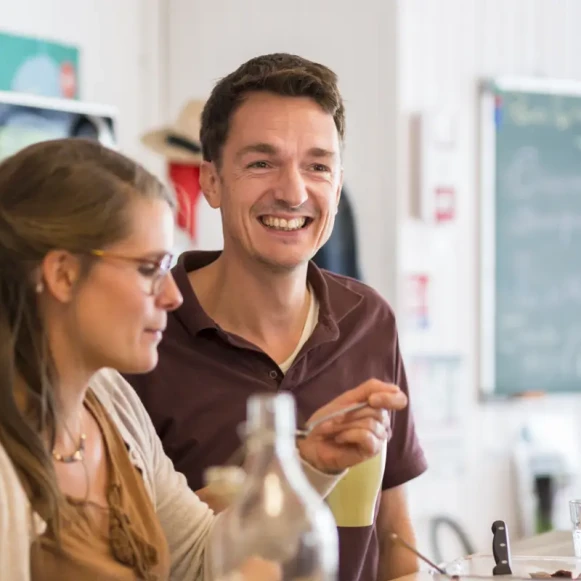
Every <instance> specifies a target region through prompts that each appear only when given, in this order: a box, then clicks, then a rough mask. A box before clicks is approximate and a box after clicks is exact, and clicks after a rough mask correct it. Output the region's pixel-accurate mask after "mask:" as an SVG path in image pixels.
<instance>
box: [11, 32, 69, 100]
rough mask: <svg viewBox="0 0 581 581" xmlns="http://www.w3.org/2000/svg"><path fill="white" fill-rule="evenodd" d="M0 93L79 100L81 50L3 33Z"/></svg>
mask: <svg viewBox="0 0 581 581" xmlns="http://www.w3.org/2000/svg"><path fill="white" fill-rule="evenodd" d="M0 91H14V92H17V93H29V94H34V95H42V96H43V97H53V98H58V99H78V98H79V50H78V49H77V48H76V47H74V46H69V45H65V44H60V43H56V42H51V41H47V40H43V39H39V38H31V37H26V36H18V35H14V34H8V33H3V32H0Z"/></svg>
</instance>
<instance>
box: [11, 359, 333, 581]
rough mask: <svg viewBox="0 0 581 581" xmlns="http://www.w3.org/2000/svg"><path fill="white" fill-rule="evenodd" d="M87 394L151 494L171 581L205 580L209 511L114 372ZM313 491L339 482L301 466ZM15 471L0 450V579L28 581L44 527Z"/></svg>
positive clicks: (107, 371)
mask: <svg viewBox="0 0 581 581" xmlns="http://www.w3.org/2000/svg"><path fill="white" fill-rule="evenodd" d="M91 389H92V390H93V391H94V393H95V395H96V396H97V398H98V399H99V401H100V402H101V403H102V404H103V406H104V407H105V409H106V410H107V411H108V412H109V414H110V415H111V417H112V418H113V421H114V422H115V424H116V426H117V428H118V429H119V432H120V433H121V436H122V437H123V439H124V440H125V443H126V444H127V446H128V449H129V455H130V458H131V461H132V462H133V464H134V465H135V466H136V467H138V468H139V469H140V470H141V472H142V474H143V478H144V481H145V486H146V488H147V490H148V492H149V494H150V495H151V498H152V501H153V504H154V506H155V510H156V512H157V515H158V517H159V520H160V522H161V526H162V528H163V530H164V531H165V534H166V537H167V540H168V543H169V549H170V554H171V580H172V581H182V580H183V581H186V580H187V581H202V580H209V579H210V576H209V573H208V571H207V570H206V569H205V567H204V548H205V545H206V542H207V539H208V535H209V533H210V529H211V527H212V523H213V522H214V520H215V518H216V517H215V516H214V513H213V512H212V510H211V509H210V508H209V507H208V505H206V504H205V503H203V502H202V501H201V500H200V499H199V498H198V497H197V496H196V495H195V494H194V492H192V491H191V490H190V489H189V488H188V485H187V483H186V479H185V477H184V476H183V475H182V474H180V473H178V472H176V471H175V469H174V467H173V464H172V462H171V461H170V460H169V458H168V457H167V456H166V455H165V454H164V452H163V448H162V446H161V442H160V440H159V438H158V437H157V434H156V433H155V430H154V427H153V424H152V423H151V420H150V419H149V416H148V414H147V412H146V410H145V408H144V407H143V405H142V404H141V401H140V400H139V398H138V396H137V394H136V393H135V392H134V390H133V388H132V387H131V386H130V385H129V384H128V383H127V382H126V381H125V380H124V379H123V378H122V377H121V376H120V375H119V374H118V373H117V372H116V371H114V370H111V369H105V370H102V371H100V372H99V373H98V374H97V375H96V376H95V377H94V378H93V379H92V380H91ZM303 468H304V470H305V473H306V475H307V477H308V479H309V481H310V482H311V484H312V485H313V487H314V488H315V489H316V490H317V491H318V492H319V494H321V495H322V496H326V495H327V494H328V493H329V492H330V491H331V490H332V488H333V487H334V486H335V484H336V483H337V482H338V481H339V480H340V479H341V477H342V476H343V474H340V475H333V476H331V475H327V474H323V473H322V472H319V471H318V470H315V469H314V468H313V467H312V466H310V465H309V464H307V463H305V462H303ZM30 515H31V512H30V505H29V502H28V498H27V496H26V493H25V492H24V489H23V488H22V486H21V484H20V481H19V479H18V477H17V474H16V471H15V470H14V467H13V465H12V463H11V461H10V459H9V458H8V455H7V454H6V451H5V450H4V448H3V447H2V446H1V445H0V571H1V572H2V579H10V581H29V580H30V564H29V559H30V545H31V541H32V538H33V536H34V535H35V534H40V533H42V531H43V530H44V528H45V524H44V522H43V521H42V520H41V519H40V517H39V516H38V515H36V514H34V515H33V516H32V518H31V516H30Z"/></svg>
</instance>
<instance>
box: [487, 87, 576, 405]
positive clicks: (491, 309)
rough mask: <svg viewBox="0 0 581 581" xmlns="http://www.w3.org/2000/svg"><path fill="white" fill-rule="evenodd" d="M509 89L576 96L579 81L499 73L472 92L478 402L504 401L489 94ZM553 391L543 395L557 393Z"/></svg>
mask: <svg viewBox="0 0 581 581" xmlns="http://www.w3.org/2000/svg"><path fill="white" fill-rule="evenodd" d="M499 90H500V91H515V92H520V91H522V92H525V93H540V94H543V95H560V96H572V97H581V82H580V81H574V80H568V79H550V78H535V77H515V76H501V77H491V78H487V79H484V80H482V81H481V83H480V87H479V92H478V107H479V111H478V149H479V151H478V160H479V164H478V174H479V175H478V180H477V182H478V186H477V187H478V191H479V197H480V200H479V202H480V203H479V206H478V208H479V211H480V216H479V220H478V228H479V240H478V243H479V248H478V255H479V268H478V285H477V288H478V289H479V297H478V308H479V312H478V315H479V316H478V318H477V320H478V332H477V336H478V350H477V352H478V355H479V360H478V362H477V373H478V394H479V397H480V399H481V400H485V401H487V400H491V399H492V400H497V399H508V398H510V397H511V396H510V395H507V394H501V393H498V391H497V389H496V386H495V377H496V369H495V330H496V329H495V322H496V317H495V293H496V278H495V272H496V269H495V256H496V246H495V245H496V229H495V210H496V193H497V192H496V187H495V185H496V167H495V166H496V151H495V147H496V139H495V135H496V124H495V108H496V101H495V92H496V91H499ZM559 393H560V392H558V391H554V392H550V393H548V395H557V394H559Z"/></svg>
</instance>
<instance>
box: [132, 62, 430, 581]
mask: <svg viewBox="0 0 581 581" xmlns="http://www.w3.org/2000/svg"><path fill="white" fill-rule="evenodd" d="M344 135H345V115H344V107H343V102H342V98H341V95H340V93H339V90H338V88H337V79H336V76H335V74H334V73H333V72H332V71H330V70H329V69H328V68H326V67H324V66H322V65H320V64H317V63H313V62H310V61H308V60H305V59H303V58H300V57H297V56H294V55H287V54H275V55H265V56H261V57H257V58H254V59H252V60H250V61H248V62H247V63H245V64H243V65H242V66H241V67H240V68H239V69H237V70H236V71H234V72H233V73H231V74H230V75H228V76H226V77H225V78H223V79H222V80H220V81H219V82H218V83H217V85H216V86H215V88H214V90H213V92H212V94H211V96H210V98H209V99H208V101H207V103H206V106H205V109H204V112H203V114H202V129H201V142H202V148H203V155H204V162H203V165H202V167H201V185H202V190H203V192H204V195H205V197H206V199H207V200H208V202H209V204H210V205H211V206H212V207H213V208H217V209H219V210H220V212H221V215H222V223H223V234H224V249H223V251H222V252H197V251H193V252H187V253H185V254H184V255H182V256H181V257H180V260H179V262H178V264H177V266H176V267H175V268H174V271H173V274H174V277H175V280H176V282H177V284H178V286H179V288H180V290H181V292H182V294H183V297H184V302H183V305H182V306H181V307H180V308H179V309H178V310H176V311H175V312H173V313H170V318H169V325H168V328H167V332H166V334H165V337H164V339H163V341H162V343H161V345H160V349H159V356H160V362H159V365H158V367H157V369H156V370H155V371H153V372H152V373H150V374H148V375H145V376H132V377H129V378H128V379H129V381H131V383H133V385H134V386H135V388H136V390H137V391H138V393H139V394H140V396H141V398H142V400H143V402H144V404H145V406H146V407H147V409H148V410H149V412H150V414H151V417H152V420H153V423H154V425H155V427H156V429H157V432H158V434H159V435H160V437H161V440H162V442H163V445H164V448H165V451H166V452H167V454H168V455H169V456H170V457H171V458H172V460H173V461H174V463H175V465H176V468H177V469H178V470H180V471H181V472H183V473H184V474H185V475H186V477H187V479H188V482H189V484H190V486H191V487H192V488H194V489H195V490H198V489H200V488H202V487H203V472H204V470H205V469H206V468H207V467H208V466H211V465H216V464H221V463H224V462H225V461H227V459H229V458H230V456H231V455H232V453H233V452H234V451H235V450H236V449H237V447H238V446H239V440H238V437H237V435H236V428H237V426H238V425H239V424H240V423H241V422H243V421H244V419H245V413H246V400H247V398H248V396H250V395H251V394H253V393H256V392H264V391H272V392H276V391H288V392H291V393H292V394H293V395H294V396H295V398H296V401H297V412H298V419H299V421H300V422H301V423H304V422H305V421H306V420H307V419H309V417H311V416H312V414H313V413H315V412H316V410H318V409H319V408H321V407H322V406H325V405H326V404H328V403H329V402H331V401H332V400H334V399H335V398H337V397H341V394H345V392H348V391H350V390H352V389H353V388H355V387H356V386H358V385H360V384H363V385H366V383H365V382H367V381H368V380H369V379H372V378H376V379H377V380H380V381H381V382H385V383H386V384H396V385H397V386H399V388H400V390H401V391H402V392H404V393H405V395H407V394H408V389H407V383H406V377H405V372H404V367H403V363H402V360H401V355H400V351H399V344H398V338H397V331H396V324H395V320H394V315H393V312H392V310H391V309H390V307H389V306H388V305H387V304H386V302H385V301H384V300H383V299H382V298H381V297H380V296H379V295H378V294H377V293H376V292H375V291H373V290H372V289H370V288H369V287H367V286H365V285H364V284H362V283H360V282H358V281H355V280H353V279H350V278H346V277H342V276H338V275H334V274H331V273H329V272H326V271H323V270H320V269H318V268H317V267H316V266H315V265H314V264H313V263H312V261H311V258H312V257H313V256H314V255H315V253H316V252H317V251H318V250H319V248H321V246H322V245H323V244H324V243H325V242H326V241H327V239H328V238H329V236H330V234H331V230H332V228H333V222H334V218H335V214H336V212H337V205H338V202H339V195H340V191H341V186H342V181H343V170H342V161H341V156H342V147H343V140H344ZM358 389H361V386H360V387H359V388H358ZM396 407H397V406H392V407H391V408H390V411H389V420H390V424H391V432H392V436H391V439H390V440H389V443H388V444H387V447H386V448H385V447H384V448H383V452H382V454H380V455H379V456H376V458H377V459H378V460H379V462H377V466H378V467H379V468H378V470H379V475H378V476H377V474H375V476H373V474H372V473H371V472H369V474H370V476H369V479H372V478H373V477H375V478H376V480H377V487H376V488H373V486H374V485H373V484H372V483H371V485H370V486H367V484H369V483H366V482H365V478H367V477H365V478H364V479H363V482H362V483H360V484H361V485H362V486H363V488H362V489H361V490H363V489H369V488H370V487H371V489H372V498H371V503H370V506H371V510H370V511H368V513H369V515H370V516H369V517H365V518H363V520H362V519H361V518H360V517H359V516H357V518H353V517H352V516H346V514H347V513H350V507H349V506H347V505H348V504H349V503H357V502H359V501H360V499H359V498H357V497H358V493H357V488H355V489H351V490H352V492H353V490H355V493H354V494H351V496H349V495H348V496H347V497H345V498H331V497H330V500H329V502H330V504H331V503H332V504H331V506H332V509H333V511H334V513H335V514H336V516H337V515H338V518H337V522H338V525H340V526H339V539H340V579H341V581H374V580H376V579H377V580H378V581H386V580H387V579H389V578H394V577H397V576H400V575H404V574H406V573H410V572H413V571H414V570H416V569H417V562H416V560H415V558H414V557H413V555H411V554H410V553H408V552H406V551H401V550H400V549H397V548H394V547H393V546H392V545H391V544H390V542H389V539H388V536H387V533H388V532H390V531H393V532H396V533H398V534H399V535H400V536H401V537H402V538H404V539H406V540H408V541H409V542H413V530H412V527H411V524H410V522H409V518H408V511H407V506H406V500H405V494H404V488H403V486H404V484H405V483H406V482H408V481H409V480H411V479H412V478H415V477H416V476H418V475H419V474H421V473H422V472H423V471H424V470H425V469H426V462H425V459H424V455H423V452H422V449H421V447H420V445H419V443H418V440H417V437H416V433H415V430H414V423H413V419H412V414H411V411H410V409H409V406H407V407H404V408H401V406H399V408H398V409H397V410H396ZM358 413H361V412H358ZM349 421H353V422H356V421H358V422H359V423H358V424H357V425H354V426H353V429H352V430H345V431H344V434H343V435H342V436H341V437H337V438H336V442H335V445H337V444H338V443H339V442H340V440H341V442H342V444H343V445H344V449H343V452H344V453H346V452H347V451H348V450H349V446H350V445H352V444H350V440H349V439H350V438H352V442H353V445H354V444H355V442H359V443H361V442H363V441H364V440H366V439H369V438H371V437H375V435H376V432H377V431H378V430H379V431H381V425H380V423H378V422H377V421H376V419H375V420H374V419H373V418H369V417H368V418H367V419H366V418H365V417H363V416H360V417H359V418H352V419H351V420H349ZM366 430H367V431H366ZM308 441H309V438H307V440H306V441H305V442H301V444H300V448H299V449H300V451H301V455H302V456H303V458H306V459H307V460H308V461H309V463H310V464H312V465H313V466H315V467H319V468H321V469H322V470H326V469H328V468H329V465H328V463H327V464H325V463H324V462H323V463H322V464H321V462H320V461H321V458H320V457H319V456H317V454H318V452H316V450H319V451H320V448H317V447H316V446H311V447H309V443H308ZM353 464H355V462H351V464H348V463H345V462H344V463H343V464H342V465H343V466H348V465H353ZM340 467H341V466H338V468H340ZM364 474H366V473H364ZM345 480H347V478H346V479H345ZM332 494H333V493H332ZM351 512H353V511H351ZM355 512H357V510H355Z"/></svg>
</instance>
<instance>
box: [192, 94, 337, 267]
mask: <svg viewBox="0 0 581 581" xmlns="http://www.w3.org/2000/svg"><path fill="white" fill-rule="evenodd" d="M341 183H342V169H341V159H340V141H339V135H338V132H337V128H336V127H335V123H334V120H333V117H332V116H331V115H329V114H328V113H325V112H324V111H323V110H322V109H321V107H320V106H319V105H318V104H317V103H316V102H314V101H313V100H311V99H308V98H303V97H281V96H279V95H274V94H271V93H252V94H249V95H248V96H247V99H246V100H245V102H244V103H243V104H242V105H241V106H240V107H239V109H238V110H237V111H236V113H235V114H234V116H233V118H232V120H231V123H230V131H229V134H228V137H227V141H226V143H225V144H224V148H223V152H222V162H221V166H220V168H219V169H218V168H216V167H215V165H214V164H212V163H207V164H204V167H203V168H202V188H203V190H204V193H205V195H206V197H207V199H208V201H209V202H210V205H211V206H212V207H215V208H220V211H221V214H222V221H223V229H224V248H225V250H228V251H234V252H235V253H236V254H238V255H239V256H240V258H250V259H251V260H254V261H258V262H260V263H261V264H263V265H266V266H268V267H270V268H272V269H274V270H292V269H294V268H296V267H298V266H300V265H302V264H305V263H306V262H307V261H308V260H310V259H311V258H312V257H313V256H314V254H315V253H316V252H317V250H318V249H319V248H320V247H321V246H322V245H323V244H324V243H325V242H326V241H327V239H328V238H329V236H330V234H331V230H332V228H333V223H334V219H335V213H336V210H337V204H338V202H339V194H340V191H341Z"/></svg>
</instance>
